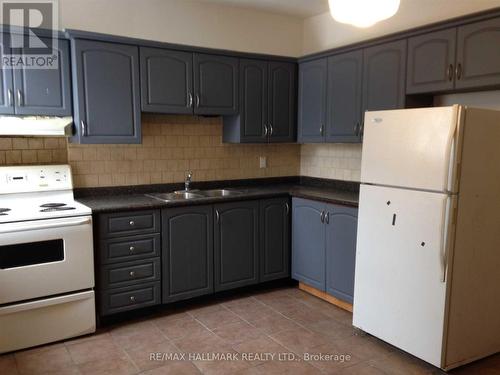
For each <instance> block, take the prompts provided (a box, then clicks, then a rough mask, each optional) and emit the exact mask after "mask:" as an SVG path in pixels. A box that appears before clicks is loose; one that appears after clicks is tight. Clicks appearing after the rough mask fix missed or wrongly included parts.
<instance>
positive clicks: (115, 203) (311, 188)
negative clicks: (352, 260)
mask: <svg viewBox="0 0 500 375" xmlns="http://www.w3.org/2000/svg"><path fill="white" fill-rule="evenodd" d="M214 188H229V189H235V190H240V191H242V192H243V194H239V195H233V196H226V197H206V198H205V197H204V198H199V199H198V198H197V199H191V200H180V201H172V202H163V201H160V200H158V199H155V198H151V197H148V196H146V195H145V194H148V193H155V192H156V193H159V192H161V193H166V192H171V191H174V190H181V189H182V185H179V184H166V185H148V186H139V187H119V188H95V189H77V190H76V191H75V196H76V199H77V200H78V201H79V202H80V203H82V204H84V205H86V206H88V207H90V208H91V209H92V212H93V213H102V212H116V211H126V210H140V209H153V208H164V207H179V206H190V205H199V204H213V203H220V202H230V201H240V200H247V199H263V198H272V197H278V196H286V195H290V196H292V197H298V198H305V199H313V200H319V201H322V202H326V203H334V204H342V205H348V206H354V207H356V206H358V196H359V193H358V190H359V184H357V183H351V182H344V181H337V180H323V179H313V178H304V177H301V178H298V177H293V178H272V179H258V180H253V181H251V182H250V181H246V180H239V181H220V182H210V183H198V184H197V185H194V186H193V189H214Z"/></svg>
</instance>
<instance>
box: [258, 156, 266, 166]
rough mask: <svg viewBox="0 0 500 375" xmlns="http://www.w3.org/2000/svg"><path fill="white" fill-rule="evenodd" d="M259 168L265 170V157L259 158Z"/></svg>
mask: <svg viewBox="0 0 500 375" xmlns="http://www.w3.org/2000/svg"><path fill="white" fill-rule="evenodd" d="M259 168H267V158H266V157H265V156H259Z"/></svg>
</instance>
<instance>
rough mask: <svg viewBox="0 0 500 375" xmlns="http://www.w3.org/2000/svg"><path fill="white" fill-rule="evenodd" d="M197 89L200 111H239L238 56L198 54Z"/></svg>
mask: <svg viewBox="0 0 500 375" xmlns="http://www.w3.org/2000/svg"><path fill="white" fill-rule="evenodd" d="M194 92H195V108H194V113H196V114H200V115H234V114H236V113H238V59H237V58H234V57H228V56H218V55H207V54H203V53H195V54H194Z"/></svg>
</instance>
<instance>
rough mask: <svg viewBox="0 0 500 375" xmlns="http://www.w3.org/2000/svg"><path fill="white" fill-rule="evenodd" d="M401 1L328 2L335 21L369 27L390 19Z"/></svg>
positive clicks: (333, 0)
mask: <svg viewBox="0 0 500 375" xmlns="http://www.w3.org/2000/svg"><path fill="white" fill-rule="evenodd" d="M399 2H400V0H328V3H329V5H330V13H331V15H332V17H333V19H334V20H335V21H338V22H342V23H348V24H351V25H354V26H357V27H369V26H372V25H374V24H375V23H377V22H379V21H382V20H385V19H387V18H390V17H392V16H394V15H395V14H396V12H397V11H398V9H399Z"/></svg>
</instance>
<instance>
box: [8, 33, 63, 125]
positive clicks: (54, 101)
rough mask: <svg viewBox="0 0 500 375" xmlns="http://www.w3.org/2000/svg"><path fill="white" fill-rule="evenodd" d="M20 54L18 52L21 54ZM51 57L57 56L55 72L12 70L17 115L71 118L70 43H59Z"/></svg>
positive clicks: (48, 70)
mask: <svg viewBox="0 0 500 375" xmlns="http://www.w3.org/2000/svg"><path fill="white" fill-rule="evenodd" d="M32 39H35V37H32ZM36 39H38V38H36ZM44 39H45V38H41V40H42V41H43V40H44ZM23 53H24V52H23V50H21V51H20V54H21V55H23ZM54 55H57V61H58V65H57V69H29V68H28V69H25V68H19V69H15V70H14V92H15V102H16V114H20V115H43V116H71V113H72V108H71V85H70V67H69V42H68V41H67V40H59V41H58V48H57V50H56V51H54Z"/></svg>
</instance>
